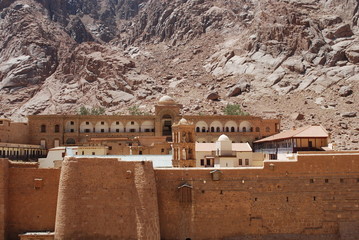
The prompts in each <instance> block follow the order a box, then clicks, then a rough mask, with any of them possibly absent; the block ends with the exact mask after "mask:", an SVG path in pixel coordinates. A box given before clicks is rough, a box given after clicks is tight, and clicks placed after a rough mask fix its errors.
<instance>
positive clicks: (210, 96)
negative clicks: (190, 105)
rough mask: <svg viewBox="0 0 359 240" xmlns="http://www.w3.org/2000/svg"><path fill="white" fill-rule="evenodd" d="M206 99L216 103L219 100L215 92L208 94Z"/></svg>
mask: <svg viewBox="0 0 359 240" xmlns="http://www.w3.org/2000/svg"><path fill="white" fill-rule="evenodd" d="M207 99H208V100H212V101H216V100H218V99H219V95H218V93H217V92H211V93H210V94H208V95H207Z"/></svg>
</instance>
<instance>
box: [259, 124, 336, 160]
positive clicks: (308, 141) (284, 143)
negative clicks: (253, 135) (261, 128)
mask: <svg viewBox="0 0 359 240" xmlns="http://www.w3.org/2000/svg"><path fill="white" fill-rule="evenodd" d="M329 140H330V138H329V133H328V132H327V131H326V130H325V128H324V127H323V126H321V125H320V126H305V127H301V128H298V129H292V130H287V131H283V132H280V133H278V134H275V135H273V136H270V137H266V138H263V139H260V140H257V141H255V142H254V151H255V152H263V153H266V154H267V155H268V156H269V159H282V158H283V159H285V158H287V156H286V155H287V154H291V153H296V152H298V151H323V150H324V149H323V148H324V147H327V146H328V143H329Z"/></svg>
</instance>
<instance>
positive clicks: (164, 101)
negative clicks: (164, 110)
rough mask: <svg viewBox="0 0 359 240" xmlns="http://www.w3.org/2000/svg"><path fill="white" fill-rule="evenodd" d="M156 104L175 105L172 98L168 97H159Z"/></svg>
mask: <svg viewBox="0 0 359 240" xmlns="http://www.w3.org/2000/svg"><path fill="white" fill-rule="evenodd" d="M158 103H160V104H176V102H175V100H173V98H171V97H170V96H163V97H161V98H160V100H159V101H158Z"/></svg>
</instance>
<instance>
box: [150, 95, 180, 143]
mask: <svg viewBox="0 0 359 240" xmlns="http://www.w3.org/2000/svg"><path fill="white" fill-rule="evenodd" d="M181 108H182V105H181V104H177V103H176V102H175V101H174V100H173V98H171V97H169V96H163V97H161V99H160V100H159V101H158V103H157V104H156V105H155V114H156V119H155V135H156V136H166V137H167V141H168V142H171V141H172V140H173V139H172V125H173V123H175V122H177V121H179V120H180V110H181Z"/></svg>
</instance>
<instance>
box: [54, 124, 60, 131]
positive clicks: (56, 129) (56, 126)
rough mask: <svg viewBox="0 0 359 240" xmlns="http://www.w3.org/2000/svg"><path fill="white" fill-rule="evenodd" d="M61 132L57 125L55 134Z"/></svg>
mask: <svg viewBox="0 0 359 240" xmlns="http://www.w3.org/2000/svg"><path fill="white" fill-rule="evenodd" d="M58 132H60V125H55V133H58Z"/></svg>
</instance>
